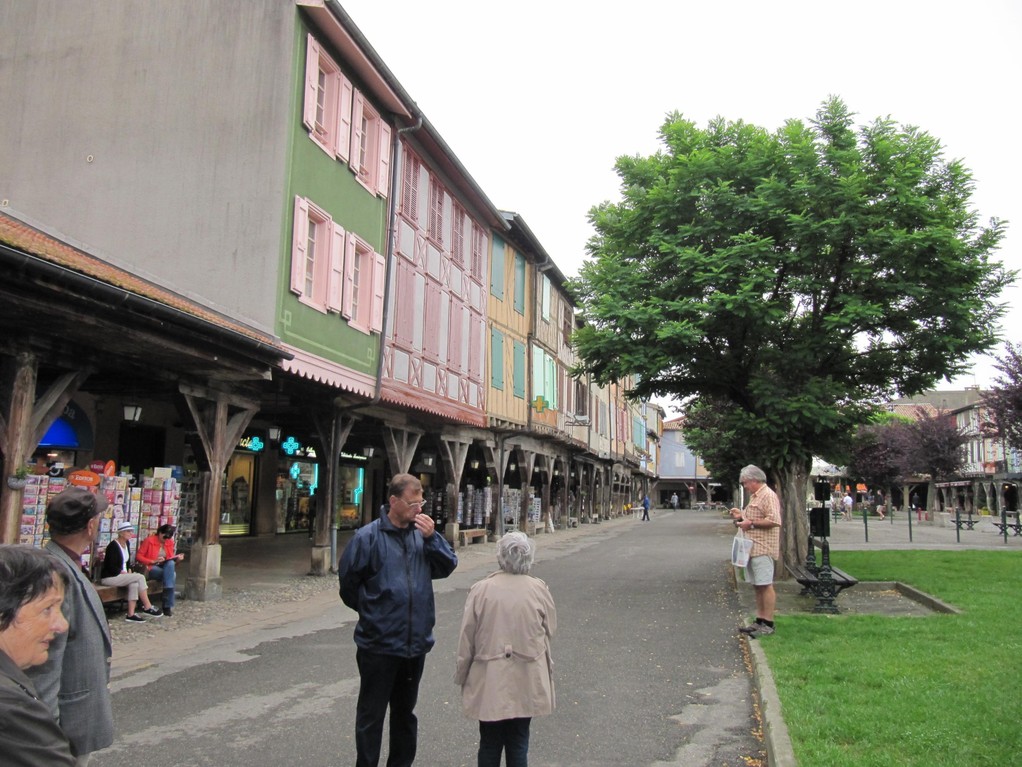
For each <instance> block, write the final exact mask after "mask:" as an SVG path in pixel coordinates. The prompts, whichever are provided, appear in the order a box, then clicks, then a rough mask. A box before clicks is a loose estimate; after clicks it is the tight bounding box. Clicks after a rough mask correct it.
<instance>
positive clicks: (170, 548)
mask: <svg viewBox="0 0 1022 767" xmlns="http://www.w3.org/2000/svg"><path fill="white" fill-rule="evenodd" d="M176 531H177V528H175V527H174V526H173V525H160V526H159V527H158V528H157V530H156V532H155V533H153V534H152V535H150V536H149V537H148V538H146V539H145V540H144V541H142V543H141V544H140V545H139V547H138V552H137V553H136V554H135V561H136V562H141V563H142V564H143V565H145V566H146V567H147V568H148V569H149V573H148V576H147V577H149V578H152V579H153V580H158V581H160V582H161V583H162V584H163V593H162V595H161V596H162V597H163V614H164V615H166V616H167V617H168V618H169V617H170V616H172V615H173V614H174V604H175V601H176V595H175V593H174V588H175V587H176V586H177V563H178V562H181V561H183V560H184V558H185V555H184V554H175V553H174V533H175V532H176Z"/></svg>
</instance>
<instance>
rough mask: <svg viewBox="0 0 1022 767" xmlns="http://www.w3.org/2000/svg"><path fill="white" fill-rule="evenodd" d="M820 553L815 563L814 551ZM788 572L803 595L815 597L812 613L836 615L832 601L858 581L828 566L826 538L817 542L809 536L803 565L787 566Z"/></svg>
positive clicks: (828, 552) (828, 553)
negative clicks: (818, 560)
mask: <svg viewBox="0 0 1022 767" xmlns="http://www.w3.org/2000/svg"><path fill="white" fill-rule="evenodd" d="M817 548H819V549H820V551H821V553H822V558H821V562H820V564H819V565H817V563H816V549H817ZM786 569H787V570H788V572H789V573H790V574H791V577H792V578H794V579H795V580H796V581H798V582H799V583H800V584H801V585H802V587H803V588H802V592H801V593H802V594H803V595H810V594H811V595H813V596H815V597H816V604H815V605H814V606H813V612H814V613H838V612H840V610H838V609H837V605H836V604H834V600H835V598H836V597H837V595H838V594H840V593H841V592H842V591H844V590H845V589H849V588H851V587H852V586H854V585H855V584H856V583H858V582H859V581H858V580H857V579H856V578H853V577H852V576H851V575H849V574H848V573H846V572H844V571H843V570H839V569H837V568H836V567H833V566H831V564H830V544H829V543H827V539H826V538H821V539H819V540H817V539H816V538H814V537H813V536H812V534H810V535H809V549H808V552H807V554H806V561H805V564H801V565H787V568H786Z"/></svg>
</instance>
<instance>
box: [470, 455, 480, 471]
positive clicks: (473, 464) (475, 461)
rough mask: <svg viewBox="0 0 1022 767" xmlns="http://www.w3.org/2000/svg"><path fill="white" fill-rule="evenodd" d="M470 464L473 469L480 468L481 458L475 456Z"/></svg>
mask: <svg viewBox="0 0 1022 767" xmlns="http://www.w3.org/2000/svg"><path fill="white" fill-rule="evenodd" d="M468 465H469V466H471V467H472V471H475V470H476V469H478V468H479V459H478V458H473V459H472V460H471V461H469V462H468Z"/></svg>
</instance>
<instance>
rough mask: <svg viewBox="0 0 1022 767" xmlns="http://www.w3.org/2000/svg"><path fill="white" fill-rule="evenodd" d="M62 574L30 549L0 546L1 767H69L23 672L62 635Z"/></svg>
mask: <svg viewBox="0 0 1022 767" xmlns="http://www.w3.org/2000/svg"><path fill="white" fill-rule="evenodd" d="M66 586H67V574H66V573H65V572H64V569H63V567H62V566H61V564H60V563H59V562H57V560H56V559H54V558H53V557H51V556H50V555H49V554H47V553H46V552H44V551H41V550H40V549H35V548H32V547H31V546H11V545H3V546H0V755H2V758H0V761H2V763H3V764H4V767H60V766H61V765H74V764H75V758H74V757H73V756H72V755H71V745H70V743H69V742H68V739H67V736H66V735H64V733H63V731H62V730H61V729H60V727H59V726H57V722H56V720H55V719H54V718H53V714H52V713H51V712H50V709H49V708H48V707H47V706H46V705H45V704H44V703H43V702H42V701H40V700H39V694H38V693H37V692H36V689H35V686H34V685H33V684H32V682H31V680H30V679H29V678H28V677H27V676H25V673H24V671H25V669H27V668H30V667H31V666H39V665H41V664H43V663H45V662H46V658H47V656H48V655H49V650H50V642H52V641H53V639H54V637H56V636H57V635H58V634H62V633H64V632H65V631H67V621H66V620H65V619H64V615H63V614H62V613H61V610H60V607H61V604H62V603H63V601H64V589H65V588H66Z"/></svg>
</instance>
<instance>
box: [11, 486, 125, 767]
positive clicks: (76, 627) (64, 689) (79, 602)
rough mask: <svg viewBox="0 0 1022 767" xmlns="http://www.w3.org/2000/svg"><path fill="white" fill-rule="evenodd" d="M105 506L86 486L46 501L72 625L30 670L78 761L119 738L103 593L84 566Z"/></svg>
mask: <svg viewBox="0 0 1022 767" xmlns="http://www.w3.org/2000/svg"><path fill="white" fill-rule="evenodd" d="M106 507H107V500H106V498H104V497H103V496H102V495H96V494H95V493H93V492H91V491H90V490H87V489H85V488H81V487H72V488H69V489H67V490H65V491H64V492H62V493H60V494H59V495H56V496H54V497H53V498H52V499H51V500H50V502H49V504H47V506H46V522H47V524H48V525H49V528H50V538H51V540H50V542H49V543H47V544H46V550H47V551H49V552H50V553H51V554H53V555H54V556H55V557H56V558H57V559H58V560H59V561H60V563H61V564H62V565H63V566H64V567H66V568H67V571H68V575H69V577H70V583H69V585H68V587H67V590H66V591H65V593H64V603H63V607H62V609H63V612H64V617H65V618H66V619H67V622H68V624H69V626H70V628H69V630H68V631H67V633H64V634H60V635H59V636H58V637H57V638H56V639H54V640H53V642H52V643H51V644H50V657H49V660H47V661H46V663H44V664H43V665H41V666H36V667H34V668H31V669H29V670H28V671H27V672H26V673H27V674H28V675H29V676H30V677H31V678H32V680H33V681H34V683H35V686H36V689H37V690H38V691H39V695H40V696H41V697H42V700H43V702H44V703H45V704H46V705H47V706H49V708H50V710H51V711H52V712H53V715H54V716H55V717H56V719H57V721H58V722H59V723H60V727H61V729H62V730H63V731H64V732H65V733H66V734H67V737H68V740H70V741H71V750H72V751H73V752H74V755H75V757H76V758H77V760H78V766H79V767H85V765H87V764H88V763H89V758H90V757H91V755H92V752H93V751H98V750H99V749H101V748H106V747H107V746H109V745H110V744H111V743H113V741H114V715H113V710H112V708H111V705H110V690H109V684H110V655H111V653H112V650H113V647H112V644H111V642H110V629H109V628H108V626H107V622H106V614H105V613H104V612H103V603H102V602H101V601H100V599H99V594H97V593H96V590H95V589H94V588H93V587H92V584H91V583H90V582H89V579H88V577H87V576H86V575H85V573H84V572H83V571H82V554H83V553H84V552H85V551H86V550H87V549H89V548H90V547H91V546H92V545H93V541H95V539H96V531H97V530H98V529H99V519H100V514H102V512H103V510H104V509H105V508H106Z"/></svg>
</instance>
